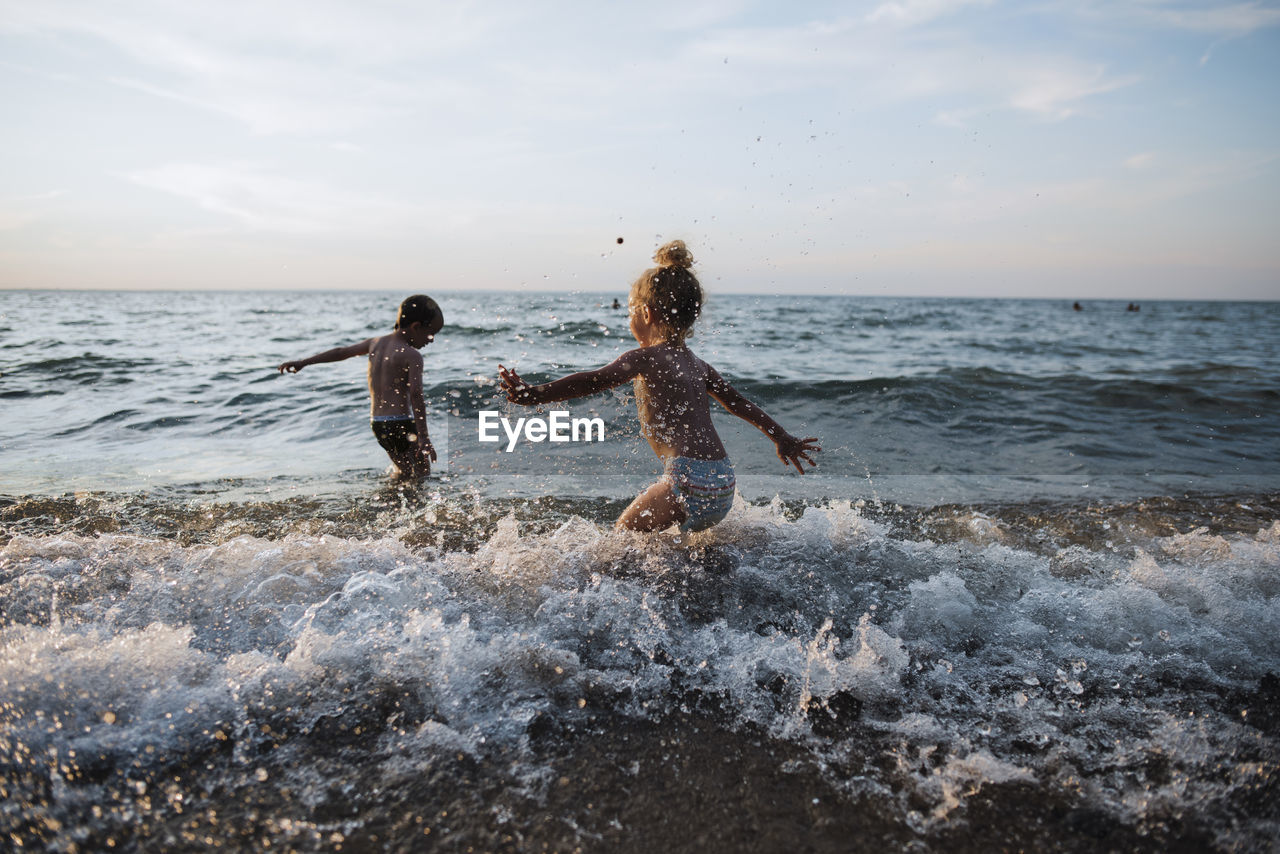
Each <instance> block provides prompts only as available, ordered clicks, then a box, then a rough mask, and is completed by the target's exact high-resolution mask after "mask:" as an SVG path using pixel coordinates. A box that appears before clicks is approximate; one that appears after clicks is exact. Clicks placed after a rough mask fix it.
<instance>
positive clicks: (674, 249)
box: [653, 240, 693, 270]
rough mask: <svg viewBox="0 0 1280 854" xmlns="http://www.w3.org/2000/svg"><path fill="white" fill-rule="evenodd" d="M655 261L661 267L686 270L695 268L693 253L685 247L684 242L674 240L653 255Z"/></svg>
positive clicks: (660, 247) (659, 248)
mask: <svg viewBox="0 0 1280 854" xmlns="http://www.w3.org/2000/svg"><path fill="white" fill-rule="evenodd" d="M653 260H655V261H657V262H658V266H659V267H681V268H683V269H685V270H688V269H690V268H691V267H693V253H692V252H690V251H689V249H688V248H687V247H686V246H685V245H684V241H683V240H673V241H671V242H670V243H667V244H665V245H663V246H659V247H658V251H657V252H655V253H653Z"/></svg>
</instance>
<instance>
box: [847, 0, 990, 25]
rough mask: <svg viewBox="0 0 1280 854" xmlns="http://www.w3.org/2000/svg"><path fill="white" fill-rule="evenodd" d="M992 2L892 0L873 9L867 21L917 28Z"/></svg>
mask: <svg viewBox="0 0 1280 854" xmlns="http://www.w3.org/2000/svg"><path fill="white" fill-rule="evenodd" d="M991 2H992V0H890V2H887V3H881V4H880V5H879V6H877V7H876V8H874V9H872V10H871V12H870V13H869V14H868V15H867V18H866V20H867V21H868V22H869V23H872V24H891V25H895V26H917V25H919V24H924V23H928V22H931V21H933V20H936V19H937V18H941V17H943V16H945V15H953V14H956V13H957V12H959V11H960V10H961V9H963V8H964V7H965V6H990V5H991Z"/></svg>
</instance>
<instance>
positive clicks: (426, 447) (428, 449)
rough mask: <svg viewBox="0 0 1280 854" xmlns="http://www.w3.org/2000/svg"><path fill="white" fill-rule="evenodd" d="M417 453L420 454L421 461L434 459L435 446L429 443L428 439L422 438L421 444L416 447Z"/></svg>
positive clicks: (433, 460) (432, 460)
mask: <svg viewBox="0 0 1280 854" xmlns="http://www.w3.org/2000/svg"><path fill="white" fill-rule="evenodd" d="M418 453H420V454H422V459H423V461H424V462H425V461H428V460H430V461H431V462H433V463H434V462H435V461H436V446H435V445H433V444H431V440H430V439H423V440H422V444H421V445H420V446H419V447H418Z"/></svg>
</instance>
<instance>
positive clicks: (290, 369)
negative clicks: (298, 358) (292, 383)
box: [280, 362, 307, 374]
mask: <svg viewBox="0 0 1280 854" xmlns="http://www.w3.org/2000/svg"><path fill="white" fill-rule="evenodd" d="M306 366H307V365H306V363H305V362H285V363H284V364H283V365H281V366H280V373H282V374H285V373H289V374H296V373H297V372H298V371H300V370H302V369H303V368H305V367H306Z"/></svg>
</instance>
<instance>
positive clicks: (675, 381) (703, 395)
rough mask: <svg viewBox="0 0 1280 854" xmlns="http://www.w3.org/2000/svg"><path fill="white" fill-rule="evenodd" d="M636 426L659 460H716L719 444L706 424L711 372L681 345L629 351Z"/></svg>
mask: <svg viewBox="0 0 1280 854" xmlns="http://www.w3.org/2000/svg"><path fill="white" fill-rule="evenodd" d="M632 355H633V356H635V357H639V358H636V359H635V361H636V363H637V367H638V368H639V370H638V374H637V376H636V377H635V390H636V409H637V410H638V412H639V415H640V429H641V432H643V433H644V437H645V438H646V439H648V440H649V446H650V447H651V448H653V451H654V453H655V454H657V455H658V456H659V457H662V458H663V459H668V458H670V457H689V458H691V459H695V460H719V459H724V457H725V456H726V454H725V450H724V444H723V443H722V442H721V441H720V436H719V435H718V434H717V433H716V429H715V425H713V424H712V422H711V404H710V397H709V396H708V394H707V389H708V384H709V382H710V381H711V380H712V378H713V377H715V376H716V375H715V372H714V371H713V370H712V369H711V368H710V367H709V366H708V365H707V363H706V362H703V361H702V360H701V359H699V358H698V357H697V356H695V355H694V354H693V351H691V350H690V349H689V348H688V347H686V346H684V345H683V344H658V345H655V346H653V347H644V348H641V349H640V350H637V351H634V352H633V354H632Z"/></svg>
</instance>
